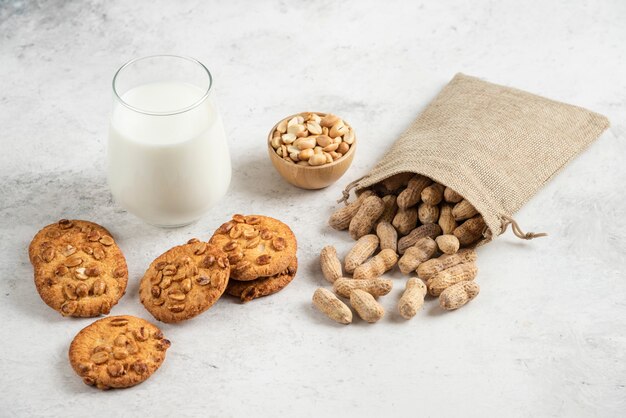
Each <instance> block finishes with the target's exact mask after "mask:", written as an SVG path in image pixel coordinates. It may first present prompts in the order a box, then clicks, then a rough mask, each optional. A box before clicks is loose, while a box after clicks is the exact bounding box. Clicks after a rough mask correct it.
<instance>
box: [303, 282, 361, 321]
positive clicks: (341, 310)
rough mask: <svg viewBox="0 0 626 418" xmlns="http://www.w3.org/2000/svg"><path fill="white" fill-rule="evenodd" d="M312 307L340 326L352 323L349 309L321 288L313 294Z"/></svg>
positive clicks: (329, 292)
mask: <svg viewBox="0 0 626 418" xmlns="http://www.w3.org/2000/svg"><path fill="white" fill-rule="evenodd" d="M313 306H315V307H316V308H317V309H319V311H320V312H323V313H324V314H325V315H326V316H327V317H329V318H330V319H332V320H333V321H335V322H339V323H340V324H349V323H350V322H352V311H351V310H350V308H348V306H347V305H346V304H345V303H343V302H342V301H340V300H339V298H338V297H337V296H335V295H334V294H333V293H332V292H331V291H329V290H326V289H324V288H323V287H320V288H318V289H317V290H316V291H315V293H314V294H313Z"/></svg>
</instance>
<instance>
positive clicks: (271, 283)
mask: <svg viewBox="0 0 626 418" xmlns="http://www.w3.org/2000/svg"><path fill="white" fill-rule="evenodd" d="M297 270H298V260H297V258H295V257H294V259H293V261H292V262H291V264H290V265H289V267H287V269H286V270H285V271H282V272H280V273H278V274H277V275H275V276H271V277H262V278H260V279H255V280H250V281H247V282H242V281H239V280H234V279H230V280H229V281H228V287H226V293H228V294H229V295H231V296H236V297H238V298H240V299H241V301H242V302H243V303H245V302H249V301H251V300H252V299H256V298H260V297H263V296H268V295H271V294H274V293H276V292H279V291H281V290H282V289H283V288H284V287H286V286H287V285H288V284H289V283H291V281H292V280H293V278H294V277H295V275H296V272H297Z"/></svg>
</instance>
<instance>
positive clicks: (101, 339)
mask: <svg viewBox="0 0 626 418" xmlns="http://www.w3.org/2000/svg"><path fill="white" fill-rule="evenodd" d="M170 345H171V343H170V341H169V340H167V339H165V337H164V336H163V333H162V332H161V330H160V329H159V328H157V327H156V326H154V325H152V324H151V323H150V322H148V321H146V320H143V319H141V318H137V317H134V316H128V315H124V316H110V317H108V318H103V319H100V320H98V321H96V322H94V323H93V324H91V325H88V326H87V327H85V328H83V329H82V330H81V331H80V332H79V333H78V334H77V335H76V337H74V340H73V341H72V344H71V345H70V350H69V358H70V364H71V365H72V368H73V369H74V371H75V372H76V374H78V375H79V376H80V377H81V378H82V379H83V382H84V383H85V384H87V385H90V386H95V387H97V388H98V389H103V390H105V389H111V388H127V387H130V386H134V385H136V384H139V383H141V382H143V381H144V380H146V379H147V378H149V377H150V376H151V375H152V374H153V373H154V372H155V371H156V370H157V369H158V368H159V367H160V366H161V363H163V360H165V352H166V351H167V349H168V348H169V347H170Z"/></svg>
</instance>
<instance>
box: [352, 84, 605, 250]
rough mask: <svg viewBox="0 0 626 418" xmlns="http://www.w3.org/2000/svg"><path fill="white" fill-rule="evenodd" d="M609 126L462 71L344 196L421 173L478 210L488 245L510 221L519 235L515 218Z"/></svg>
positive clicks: (576, 109)
mask: <svg viewBox="0 0 626 418" xmlns="http://www.w3.org/2000/svg"><path fill="white" fill-rule="evenodd" d="M608 126H609V121H608V119H607V118H606V117H604V116H602V115H599V114H597V113H594V112H591V111H589V110H586V109H583V108H581V107H577V106H572V105H568V104H565V103H560V102H556V101H554V100H550V99H546V98H544V97H540V96H537V95H534V94H530V93H527V92H524V91H521V90H517V89H514V88H510V87H504V86H500V85H496V84H492V83H488V82H486V81H483V80H480V79H478V78H475V77H470V76H467V75H463V74H457V75H456V76H455V77H454V78H453V79H452V80H451V81H450V82H449V83H448V84H447V85H446V86H445V87H444V88H443V90H442V91H441V92H440V93H439V95H438V96H437V97H436V98H435V99H434V100H433V101H432V102H431V103H430V104H429V105H428V107H427V108H426V110H424V112H422V114H420V115H419V116H418V117H417V119H415V121H414V122H413V123H412V124H411V126H410V127H409V128H408V129H407V130H406V131H405V132H404V133H403V134H402V135H401V136H400V138H399V139H398V140H397V141H396V142H395V143H394V145H393V146H392V147H391V149H390V150H389V152H387V154H386V155H385V156H384V157H383V158H382V160H381V161H380V162H379V163H378V164H377V165H376V166H375V167H374V168H373V169H372V171H370V172H369V173H368V174H367V175H365V176H364V177H362V178H360V179H358V180H356V181H353V182H352V183H350V184H349V185H348V186H347V187H346V189H345V190H344V199H345V198H347V196H348V195H349V192H350V190H351V189H354V190H355V191H357V192H358V191H359V190H362V189H364V188H367V187H369V186H372V185H374V184H376V183H378V182H380V181H382V180H384V179H386V178H388V177H390V176H392V175H394V174H397V173H402V172H412V173H416V174H422V175H425V176H428V177H430V178H432V179H433V180H435V181H437V182H439V183H441V184H444V185H446V186H449V187H451V188H452V189H454V190H455V191H457V192H458V193H460V194H461V195H463V196H464V197H465V198H466V199H467V200H468V201H469V202H470V203H472V205H474V207H475V208H476V209H477V210H478V211H479V212H480V213H481V214H482V215H483V217H484V219H485V222H486V224H487V228H486V230H485V231H484V232H483V236H484V240H483V241H482V242H481V243H485V242H488V241H490V240H491V239H492V238H493V237H494V236H498V235H500V234H501V233H502V232H504V230H505V229H506V227H507V225H508V224H510V223H513V229H514V231H516V230H517V231H519V228H518V227H517V225H516V224H515V223H514V221H512V218H511V216H512V215H513V214H514V213H515V212H516V211H517V210H518V209H519V208H520V207H522V205H524V203H526V202H527V201H528V200H529V199H530V198H531V197H532V196H533V195H534V194H535V193H537V191H538V190H539V189H540V188H541V187H542V186H543V185H544V184H545V183H546V182H548V181H549V180H550V179H551V178H552V177H553V176H554V175H555V174H556V173H558V172H559V170H561V168H562V167H564V166H565V165H566V164H567V163H568V162H569V161H570V160H571V159H572V158H574V157H575V156H576V155H578V154H579V153H580V152H582V151H583V150H584V149H585V148H586V147H587V146H588V145H589V144H591V142H593V141H594V140H595V139H596V138H598V137H599V136H600V134H601V133H602V132H603V131H604V130H605V129H607V128H608ZM517 231H516V234H517ZM517 235H518V236H521V237H523V236H522V234H521V233H520V234H517ZM526 237H527V238H532V237H533V234H527V236H526Z"/></svg>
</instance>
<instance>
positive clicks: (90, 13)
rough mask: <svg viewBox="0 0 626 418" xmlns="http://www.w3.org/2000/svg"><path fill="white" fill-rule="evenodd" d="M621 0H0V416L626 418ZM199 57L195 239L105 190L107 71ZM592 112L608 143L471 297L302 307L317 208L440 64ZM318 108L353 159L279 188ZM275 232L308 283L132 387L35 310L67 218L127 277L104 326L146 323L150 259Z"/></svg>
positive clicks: (536, 212)
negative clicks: (317, 187)
mask: <svg viewBox="0 0 626 418" xmlns="http://www.w3.org/2000/svg"><path fill="white" fill-rule="evenodd" d="M624 21H626V2H623V1H620V0H613V1H608V0H606V1H541V2H540V1H535V2H528V3H527V2H518V1H514V0H505V1H486V0H481V1H474V2H464V1H437V2H434V1H432V2H429V1H423V2H408V1H406V2H401V1H385V2H382V1H373V0H367V1H344V2H333V1H307V2H296V1H258V2H245V1H199V0H198V1H179V2H173V1H165V0H155V1H151V2H140V1H134V2H129V1H126V2H125V1H119V0H114V1H98V0H88V1H84V2H80V1H62V0H56V1H54V0H51V1H15V0H11V1H9V0H0V233H1V236H2V239H1V240H0V257H1V258H0V261H1V262H0V318H2V321H3V323H2V326H1V327H0V341H1V348H0V387H1V388H2V389H1V390H0V416H3V417H4V416H8V417H34V416H87V415H89V416H120V417H126V416H128V417H131V416H152V417H161V416H216V417H217V416H219V417H225V416H281V415H289V416H359V417H364V416H412V417H414V416H476V417H485V416H520V417H526V416H533V417H537V416H540V417H543V416H569V417H573V416H603V417H611V416H615V417H617V416H623V414H624V411H626V274H625V273H624V266H625V265H626V256H625V254H626V197H625V196H626V165H625V164H624V161H625V157H626V141H625V140H624V139H625V136H626V123H625V122H624V116H625V115H626V80H625V78H624V73H625V72H626V55H625V53H624V51H625V49H624V45H625V44H626V25H624ZM154 53H177V54H187V55H192V56H195V57H197V58H198V59H200V60H201V61H203V62H204V63H205V64H207V66H208V67H209V68H210V69H211V71H212V72H213V74H214V76H215V79H216V88H217V93H218V98H219V102H220V105H221V111H222V114H223V118H224V123H225V125H226V129H227V133H228V136H229V139H230V148H231V153H232V158H233V166H234V173H233V181H232V184H231V188H230V191H229V193H228V196H227V198H226V199H224V200H223V201H222V202H221V203H220V204H219V205H218V206H217V207H215V208H214V209H212V210H211V211H210V213H208V214H207V215H206V216H205V217H204V218H203V219H202V220H200V221H199V222H197V223H196V224H194V225H191V226H188V227H184V228H180V229H174V230H163V229H157V228H154V227H151V226H148V225H146V224H144V223H142V222H141V221H139V220H137V219H136V218H134V217H133V216H132V215H130V214H128V213H126V212H124V211H123V210H121V209H120V208H119V207H117V206H116V205H115V204H114V203H113V201H112V200H111V196H110V194H109V191H108V188H107V185H106V180H105V173H104V153H105V147H106V135H107V118H108V115H109V111H110V105H111V91H110V81H111V77H112V75H113V73H114V71H115V70H116V69H117V67H119V66H120V65H121V64H122V63H123V62H125V61H126V60H128V59H130V58H134V57H137V56H143V55H150V54H154ZM459 71H462V72H464V73H467V74H471V75H476V76H480V77H484V78H486V79H488V80H490V81H493V82H498V83H502V84H508V85H512V86H515V87H518V88H522V89H526V90H529V91H531V92H535V93H539V94H542V95H545V96H548V97H551V98H554V99H557V100H563V101H566V102H569V103H573V104H577V105H581V106H584V107H587V108H590V109H592V110H595V111H598V112H600V113H603V114H605V115H607V116H608V117H609V118H610V119H611V122H612V127H611V128H610V130H609V131H608V132H607V133H606V134H604V135H603V136H602V137H601V138H600V139H599V140H598V141H597V142H596V143H594V144H593V145H592V146H591V147H590V148H589V149H588V150H587V151H586V152H585V153H584V154H582V155H581V156H580V157H579V158H577V159H576V160H575V161H574V162H573V163H572V164H570V165H569V166H568V167H567V168H566V169H565V170H564V171H563V172H562V173H561V174H560V175H559V176H558V177H557V178H556V179H555V180H554V181H552V182H551V183H550V184H548V185H547V186H546V187H545V189H543V190H542V191H541V192H540V193H539V194H538V195H537V196H536V197H535V198H534V199H532V200H531V201H530V202H529V203H528V205H526V206H525V207H524V208H523V209H522V210H521V211H520V212H519V213H518V214H517V216H516V217H517V219H518V221H519V222H520V224H521V225H522V227H524V228H526V229H532V230H546V231H548V232H549V233H550V237H549V238H547V239H542V240H537V241H533V242H530V243H525V242H520V241H518V240H516V239H515V238H514V237H512V236H510V235H506V236H503V237H501V238H499V239H498V240H497V241H495V242H494V243H492V244H490V245H489V246H487V247H485V248H481V249H480V253H479V261H478V263H479V268H480V274H479V278H478V281H479V283H480V284H481V286H482V291H481V295H480V296H479V297H478V298H477V299H476V300H475V301H474V302H472V303H471V304H470V305H469V306H467V307H465V308H464V309H462V310H460V311H458V312H454V313H449V314H441V313H440V312H439V311H438V310H437V309H436V303H435V302H433V301H430V302H429V303H427V305H426V309H425V311H423V312H421V313H420V314H419V315H418V316H417V317H416V318H414V319H413V320H412V321H410V322H406V321H404V320H402V319H401V318H400V317H399V315H398V314H396V312H395V304H396V303H397V299H398V297H399V295H400V293H401V291H402V288H403V286H404V280H403V279H402V278H401V277H400V275H399V273H396V274H395V275H394V277H396V278H395V280H396V286H395V287H396V288H395V289H394V291H393V292H392V293H391V294H390V295H389V296H387V297H385V298H383V299H381V301H382V304H383V305H384V306H385V308H386V309H387V316H386V317H385V318H384V319H383V320H382V321H381V323H378V324H376V325H368V324H365V323H364V322H363V321H360V320H358V321H356V322H355V323H354V324H352V325H350V326H348V327H342V326H338V325H335V324H333V323H331V322H329V321H328V320H326V319H325V318H324V317H322V316H321V315H319V314H318V313H317V312H315V311H314V310H313V309H312V307H311V304H310V298H311V295H312V293H313V291H314V289H315V288H316V287H318V286H321V285H325V283H324V280H323V278H322V277H321V274H320V273H319V271H318V266H317V254H318V253H319V250H320V249H321V247H322V246H323V245H325V244H327V243H334V244H336V245H337V247H338V250H339V252H340V253H341V254H345V252H346V251H347V250H348V248H349V246H350V240H349V238H348V236H347V234H343V233H337V232H335V231H332V230H330V229H329V228H328V227H327V226H326V218H327V216H328V214H329V213H330V211H331V210H332V206H333V205H332V202H333V199H336V198H337V197H338V196H339V195H340V190H341V188H342V187H343V185H345V184H346V183H347V182H348V181H350V180H353V179H355V178H357V177H358V176H360V175H362V174H364V173H365V172H367V170H368V169H369V168H371V167H372V166H373V164H375V162H376V161H377V160H378V159H379V158H380V157H381V156H382V154H383V153H384V150H385V149H386V148H387V147H388V146H389V145H390V144H391V143H392V142H393V140H394V139H395V138H396V137H397V136H398V135H399V134H400V133H401V132H402V131H403V129H405V128H406V126H407V125H408V124H409V123H410V121H411V120H412V118H413V117H415V115H416V114H417V113H418V112H419V111H420V110H421V109H422V108H424V106H426V105H427V103H428V101H429V100H430V99H431V98H432V97H433V96H434V95H435V94H436V93H437V91H438V90H439V89H440V88H441V87H442V86H443V85H444V84H445V82H446V81H447V80H448V79H450V78H451V77H452V76H453V75H454V74H455V73H456V72H459ZM302 110H320V111H332V112H334V113H337V114H339V115H342V116H343V117H345V118H346V119H347V120H349V121H350V123H351V124H352V125H353V126H354V127H355V128H356V130H357V133H358V136H359V141H360V143H359V149H358V152H357V156H356V159H355V162H354V164H353V166H352V167H351V169H350V170H349V171H348V173H347V174H346V177H344V178H343V179H342V180H340V182H339V183H338V184H336V185H333V186H332V187H329V188H328V189H326V190H322V191H316V192H307V191H302V190H298V189H295V188H293V187H291V186H289V185H287V184H286V183H284V182H283V181H281V179H280V178H279V177H278V175H277V174H276V173H275V172H274V171H273V169H272V167H271V165H270V163H269V160H268V159H267V156H266V149H265V145H264V140H265V136H266V133H267V130H268V129H269V128H270V127H271V126H272V125H273V124H274V123H275V121H276V120H278V119H279V118H281V117H282V116H284V115H288V114H292V113H295V112H298V111H302ZM250 208H253V210H254V212H258V213H265V214H269V215H273V216H276V217H279V218H281V219H284V220H285V221H286V222H287V223H289V224H290V225H291V226H292V227H293V229H294V231H295V232H296V234H297V236H298V238H299V244H300V250H299V259H300V271H299V273H298V277H297V279H296V280H295V281H294V282H293V283H292V284H291V285H290V286H289V287H287V288H286V289H285V290H284V291H283V292H281V293H279V294H277V295H275V296H272V297H269V298H265V299H261V300H258V301H255V302H253V303H250V304H247V305H244V306H242V305H239V304H238V303H236V302H234V301H233V300H232V299H230V298H225V299H224V300H222V301H220V302H219V303H218V304H217V305H216V306H215V307H214V308H212V309H211V310H210V311H208V312H207V313H206V314H204V315H202V316H200V317H198V318H196V319H195V320H193V321H189V322H187V323H183V324H180V325H176V326H174V325H163V326H162V328H163V330H164V332H165V333H166V335H167V336H168V337H169V338H170V339H171V340H172V342H173V345H172V348H171V349H170V351H169V352H168V358H167V360H166V362H165V363H164V365H163V367H162V368H161V369H160V370H159V371H158V372H157V373H156V374H155V375H154V376H153V377H152V378H151V379H150V380H148V381H147V382H146V383H144V384H142V385H140V386H137V387H136V388H133V389H130V390H126V391H110V392H107V393H100V392H98V391H95V390H93V389H92V388H89V387H87V386H85V385H84V384H83V383H82V382H81V381H80V379H79V378H78V377H77V376H75V374H74V372H73V371H72V369H71V368H70V366H69V364H68V362H67V354H66V353H67V348H68V345H69V342H70V341H71V338H72V337H73V336H74V335H75V334H76V332H78V331H79V330H80V329H81V328H83V327H84V326H86V325H87V324H89V323H90V322H91V320H89V319H82V320H71V319H64V318H61V317H60V316H59V315H57V314H56V313H55V312H53V311H52V310H51V309H50V308H48V307H47V306H45V304H43V302H41V300H40V299H39V297H38V295H37V293H36V291H35V288H34V285H33V282H32V269H31V266H30V263H29V261H28V257H27V251H26V248H27V245H28V243H29V241H30V239H31V238H32V236H33V235H34V234H35V232H36V231H37V230H38V229H39V228H40V227H42V226H43V225H46V224H48V223H50V222H52V221H54V220H57V219H58V218H60V217H69V218H87V219H91V220H93V221H96V222H98V223H101V224H103V225H104V226H106V227H107V228H110V229H111V231H112V232H113V233H114V234H115V235H116V236H117V238H118V241H119V243H120V246H121V247H122V249H123V250H124V252H125V254H126V256H127V260H128V263H129V269H130V280H129V286H128V291H127V294H126V296H125V297H124V298H123V299H122V300H121V302H120V304H119V305H118V306H116V307H115V308H114V309H113V311H112V313H113V314H120V313H128V314H134V315H138V316H141V317H144V318H147V319H149V318H150V317H149V314H148V313H147V311H145V310H144V309H143V308H142V306H141V305H140V303H139V302H138V295H137V289H138V281H139V279H140V277H141V275H142V274H143V272H144V270H145V268H146V267H147V266H148V264H149V262H150V261H151V260H152V259H153V258H154V257H156V256H157V255H158V254H160V253H161V252H163V251H164V250H166V249H167V248H169V247H170V246H172V245H173V244H176V243H180V242H183V241H185V240H187V239H189V238H191V237H193V236H198V237H202V238H207V237H208V236H209V235H210V233H211V231H212V230H213V229H214V228H215V227H217V226H218V225H219V224H220V223H221V222H222V221H223V220H224V219H226V218H227V217H228V216H229V215H230V214H232V213H234V212H246V211H248V210H250Z"/></svg>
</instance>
